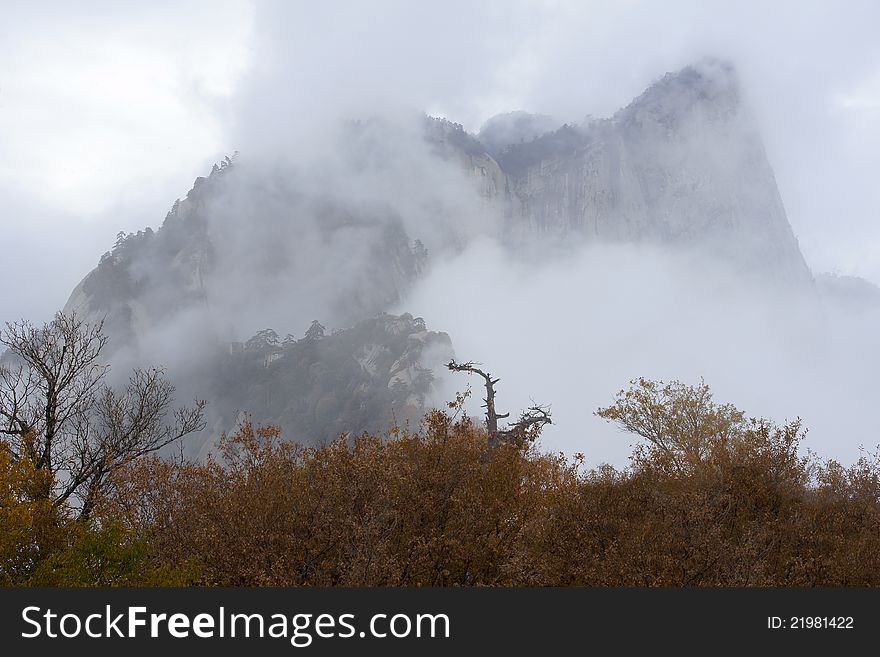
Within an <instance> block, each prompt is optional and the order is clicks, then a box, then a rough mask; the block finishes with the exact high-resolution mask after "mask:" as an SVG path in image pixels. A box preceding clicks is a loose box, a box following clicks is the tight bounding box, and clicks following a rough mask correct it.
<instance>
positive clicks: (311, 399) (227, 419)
mask: <svg viewBox="0 0 880 657" xmlns="http://www.w3.org/2000/svg"><path fill="white" fill-rule="evenodd" d="M450 358H452V343H451V341H450V339H449V336H448V335H446V334H445V333H438V332H434V331H428V330H427V327H426V326H425V322H424V320H423V319H421V318H420V317H413V316H412V315H410V314H408V313H404V314H403V315H388V314H384V313H383V314H380V315H378V316H376V317H373V318H371V319H367V320H364V321H361V322H358V323H357V324H355V325H354V326H353V327H351V328H347V329H342V330H338V331H335V332H333V333H330V334H328V335H320V334H315V333H310V334H307V336H306V337H303V338H300V339H294V338H292V337H291V336H288V338H287V339H285V340H283V341H279V339H278V336H277V334H276V333H275V332H274V331H272V330H269V329H266V330H263V331H260V332H259V333H258V334H257V335H255V336H254V337H253V338H251V339H250V340H248V341H247V342H246V343H244V344H239V345H238V346H236V347H235V348H233V349H229V350H226V351H225V352H221V353H219V354H218V355H217V357H216V359H215V361H214V362H213V364H212V367H211V373H210V374H209V376H208V377H207V378H208V380H210V381H211V382H212V384H213V389H212V391H211V393H212V397H213V398H214V399H215V400H216V404H217V405H218V407H219V408H221V409H223V417H222V421H221V422H220V423H219V425H218V426H224V427H228V426H230V425H231V424H233V423H234V422H235V419H236V418H237V417H238V413H239V411H245V412H247V413H249V414H250V415H251V416H252V417H253V418H255V419H258V420H259V421H261V422H272V423H275V424H278V425H280V426H282V427H283V428H284V430H285V435H287V436H290V437H292V438H296V439H299V440H302V441H304V442H312V441H323V440H330V439H333V438H335V437H337V436H338V435H339V434H341V433H344V432H352V431H354V432H361V431H375V432H378V433H383V432H384V431H385V430H387V429H388V428H389V427H390V426H392V424H394V423H397V424H398V426H404V425H405V424H407V423H409V424H411V425H412V426H416V425H417V423H418V421H419V420H420V418H421V416H422V414H423V413H424V409H425V405H426V401H427V399H428V397H429V395H430V394H431V392H432V385H433V381H434V375H433V373H432V372H433V370H434V369H436V368H437V367H438V366H441V365H442V364H443V363H445V362H448V360H449V359H450Z"/></svg>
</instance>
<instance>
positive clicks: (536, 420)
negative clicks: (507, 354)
mask: <svg viewBox="0 0 880 657" xmlns="http://www.w3.org/2000/svg"><path fill="white" fill-rule="evenodd" d="M478 365H479V363H473V362H471V361H468V362H466V363H456V362H455V360H451V361H449V363H447V365H446V367H447V368H448V369H449V370H450V371H452V372H467V373H469V374H477V375H478V376H481V377H482V378H483V381H484V384H485V386H486V398H485V399H484V400H483V402H484V403H483V408H485V409H486V431H487V432H488V434H489V449H493V448H495V447H496V446H497V445H499V444H500V443H503V442H507V443H512V444H514V445H517V446H522V445H524V444H525V443H527V442H531V441H533V440H534V439H535V438H537V436H538V434H539V433H540V431H541V428H542V427H544V425H546V424H552V423H553V420H552V419H551V417H550V409H549V407H547V406H540V405H537V404H535V405H534V406H530V407H529V408H528V409H526V410H525V411H523V413H522V414H521V415H520V417H519V420H517V421H516V422H515V423H513V424H511V425H509V426H508V427H506V428H504V429H499V428H498V420H503V419H504V418H507V417H510V413H498V411H497V409H496V408H495V384H496V383H498V381H499V380H500V379H493V378H492V375H491V374H489V373H488V372H484V371H483V370H481V369H480V368H479V367H478Z"/></svg>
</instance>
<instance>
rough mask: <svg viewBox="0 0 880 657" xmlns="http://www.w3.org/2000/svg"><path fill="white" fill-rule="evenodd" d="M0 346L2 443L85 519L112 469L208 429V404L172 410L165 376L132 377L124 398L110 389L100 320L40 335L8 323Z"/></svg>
mask: <svg viewBox="0 0 880 657" xmlns="http://www.w3.org/2000/svg"><path fill="white" fill-rule="evenodd" d="M0 344H2V345H5V346H6V347H7V348H8V352H7V353H6V354H4V355H3V362H0V437H3V436H5V440H4V442H6V443H7V445H8V448H9V450H10V452H11V454H12V455H13V457H14V458H17V459H27V460H28V461H29V462H31V463H33V465H34V467H36V468H37V469H38V470H43V471H44V472H47V473H48V474H49V476H47V477H45V478H44V480H45V482H46V484H45V486H46V488H45V490H43V491H41V494H43V495H45V496H46V497H47V498H50V499H51V500H52V502H53V504H55V505H56V506H60V505H63V504H68V503H70V504H75V505H76V506H77V507H78V509H79V513H80V515H81V516H83V517H88V515H89V513H91V511H92V509H93V507H94V504H95V502H96V501H97V499H98V497H99V496H100V495H101V494H102V493H103V492H104V489H105V487H106V484H107V481H108V479H109V475H110V474H111V473H112V472H113V471H114V470H115V469H117V468H119V467H120V466H121V465H123V464H124V463H126V462H128V461H130V460H132V459H135V458H139V457H141V456H143V455H145V454H149V453H151V452H155V451H157V450H159V449H161V448H162V447H164V446H166V445H168V444H170V443H172V442H174V441H176V440H180V439H181V438H183V437H184V436H186V435H187V434H190V433H192V432H194V431H199V430H201V429H203V428H204V426H205V423H204V419H203V409H204V406H205V402H203V401H197V402H196V403H195V405H194V406H193V407H191V408H180V409H177V410H174V411H173V412H172V411H171V404H172V400H173V394H174V386H172V385H171V383H169V382H168V381H167V380H166V379H165V378H164V374H163V372H162V371H161V370H159V369H147V370H144V369H136V370H134V372H133V374H132V376H131V378H130V379H129V382H128V385H127V386H126V388H125V389H124V390H123V391H121V392H117V391H115V390H113V389H112V388H111V387H109V386H108V385H106V384H105V383H104V378H105V376H106V374H107V372H108V366H107V365H104V364H101V363H100V362H99V357H100V354H101V351H102V350H103V348H104V347H105V346H106V344H107V337H106V335H105V334H104V332H103V323H98V324H94V325H92V324H87V323H85V322H83V321H82V320H80V319H79V318H78V317H77V316H76V315H75V314H64V313H58V314H57V315H56V316H55V318H54V319H53V320H52V321H51V322H49V323H47V324H45V325H43V326H42V327H39V328H38V327H35V326H33V325H32V324H30V323H29V322H27V321H22V322H17V323H7V324H6V329H5V330H4V331H0ZM169 413H171V414H172V415H173V422H172V423H170V424H168V423H166V418H167V416H168V415H169Z"/></svg>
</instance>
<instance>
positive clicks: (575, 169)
mask: <svg viewBox="0 0 880 657" xmlns="http://www.w3.org/2000/svg"><path fill="white" fill-rule="evenodd" d="M498 162H499V164H500V166H501V168H502V170H503V171H504V172H505V174H506V175H507V177H508V179H509V181H510V183H509V184H510V188H511V190H512V193H513V194H514V195H515V196H516V198H517V200H518V202H519V204H520V207H521V215H520V216H519V217H517V218H516V220H518V221H519V222H521V223H519V224H516V223H515V224H514V225H513V229H514V230H518V231H522V232H524V234H525V235H534V234H539V235H549V236H552V237H554V238H561V239H564V240H568V241H570V240H586V241H611V242H651V243H659V244H664V245H682V246H695V247H698V248H700V249H704V250H708V251H710V252H714V253H717V254H719V255H720V256H722V257H724V258H726V259H728V260H730V261H731V262H732V263H735V264H736V265H738V266H740V267H741V268H742V269H743V270H746V271H751V272H754V273H755V274H757V275H759V276H761V277H766V278H769V279H773V280H777V281H782V282H785V283H793V284H796V285H801V284H803V285H809V283H810V281H811V274H810V271H809V268H808V267H807V265H806V263H805V261H804V258H803V256H802V254H801V252H800V249H799V247H798V244H797V240H796V238H795V236H794V234H793V232H792V229H791V226H790V224H789V222H788V218H787V216H786V214H785V209H784V207H783V204H782V200H781V198H780V195H779V190H778V189H777V186H776V180H775V177H774V175H773V170H772V168H771V166H770V164H769V162H768V161H767V157H766V154H765V152H764V147H763V143H762V141H761V137H760V133H759V131H758V127H757V124H756V121H755V119H754V117H753V115H752V113H751V112H750V110H749V108H748V105H747V103H746V102H745V101H744V100H743V92H742V89H741V88H740V84H739V81H738V79H737V75H736V72H735V71H734V69H733V67H732V66H731V65H730V64H727V63H725V62H720V61H717V60H704V61H702V62H700V63H699V64H695V65H693V66H689V67H687V68H685V69H683V70H681V71H679V72H677V73H670V74H667V75H666V76H664V77H663V78H662V79H661V80H659V81H658V82H656V83H655V84H653V85H652V86H651V87H650V88H649V89H647V90H646V91H645V92H644V93H643V94H642V95H641V96H639V97H638V98H636V99H635V100H634V101H633V102H632V103H630V104H629V105H628V106H627V107H625V108H624V109H622V110H620V111H619V112H617V113H616V114H615V115H614V116H612V117H611V118H609V119H604V120H598V121H592V122H590V123H587V124H585V125H582V126H572V125H565V126H563V127H561V128H559V129H558V130H555V131H553V132H549V133H546V134H544V135H541V136H539V137H537V138H535V139H533V140H531V141H528V142H522V143H514V144H511V145H510V146H508V147H507V148H506V149H504V150H503V151H502V152H501V153H499V155H498Z"/></svg>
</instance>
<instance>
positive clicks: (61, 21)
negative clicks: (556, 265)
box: [0, 0, 880, 320]
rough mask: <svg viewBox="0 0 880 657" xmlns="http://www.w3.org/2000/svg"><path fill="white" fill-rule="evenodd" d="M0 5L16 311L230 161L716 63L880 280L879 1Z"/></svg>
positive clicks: (580, 100)
mask: <svg viewBox="0 0 880 657" xmlns="http://www.w3.org/2000/svg"><path fill="white" fill-rule="evenodd" d="M0 4H2V21H0V200H2V201H0V202H2V209H0V245H2V253H3V265H4V276H3V278H2V280H0V320H2V319H17V318H21V317H29V318H32V319H35V320H42V319H46V318H47V317H48V316H50V315H51V313H52V312H53V311H54V310H55V309H57V308H59V307H60V306H61V305H63V303H64V301H65V300H66V298H67V295H68V294H69V292H70V290H71V289H72V288H73V286H74V285H75V284H76V283H77V282H78V280H79V279H80V278H81V277H82V276H83V275H84V274H85V273H86V272H87V271H88V270H89V269H90V268H91V267H92V266H94V264H95V263H96V262H97V259H98V258H99V257H100V255H101V254H102V253H103V252H104V251H106V250H108V249H109V248H110V247H111V246H112V244H113V242H114V239H115V235H116V233H117V232H118V231H120V230H124V231H134V230H137V229H139V228H143V227H145V226H147V225H150V226H153V227H156V226H158V225H159V224H160V223H161V221H162V219H163V218H164V215H165V213H166V212H167V210H168V208H169V207H170V205H171V204H172V202H173V201H174V199H175V198H177V197H179V196H182V195H184V194H185V193H186V191H187V190H188V189H189V187H190V185H191V183H192V180H193V179H194V178H195V176H197V175H200V174H204V173H206V172H207V171H208V170H209V169H210V166H211V163H212V162H214V161H217V160H219V159H221V158H222V156H223V155H224V154H226V153H231V152H233V151H235V150H241V151H242V152H249V153H251V154H257V155H259V154H261V153H262V152H263V151H267V149H279V148H282V149H295V148H297V147H298V144H299V142H300V140H302V139H305V138H306V136H307V135H308V133H309V131H311V130H314V129H317V128H319V127H320V126H321V125H326V124H327V123H328V122H329V121H332V120H334V119H336V118H339V117H349V116H365V115H369V114H375V113H382V112H392V111H400V110H411V109H422V110H425V111H428V112H429V113H431V114H443V115H446V116H447V117H449V118H451V119H453V120H455V121H458V122H460V123H463V124H464V125H465V127H466V128H467V129H469V130H472V131H476V130H477V129H478V128H479V126H480V125H481V123H482V122H483V121H484V120H485V119H487V118H488V117H489V116H491V115H493V114H495V113H498V112H502V111H509V110H513V109H526V110H532V111H538V112H544V113H548V114H551V115H553V116H555V117H557V118H558V119H559V120H560V121H578V120H580V119H581V118H582V117H584V116H585V115H587V114H591V115H593V116H597V117H598V116H605V115H608V114H611V113H613V112H614V111H615V110H616V109H617V108H619V107H621V106H622V105H625V104H626V103H627V102H629V100H631V99H632V98H633V97H634V96H636V95H638V94H639V93H640V92H641V91H642V90H643V89H644V87H645V86H646V85H647V84H649V83H650V82H651V81H652V80H654V79H656V78H657V77H659V76H661V75H662V74H663V73H664V72H666V71H668V70H674V69H677V68H680V67H681V66H683V65H685V64H687V63H688V62H690V61H692V60H695V59H697V58H699V57H700V56H703V55H706V54H712V55H716V56H721V57H726V58H729V59H730V60H731V61H733V62H734V63H735V65H736V66H737V68H738V70H739V71H740V76H741V78H742V80H743V83H744V86H745V88H746V93H747V95H748V98H749V100H750V101H751V103H752V105H753V106H754V108H755V110H756V113H757V115H758V118H759V120H760V123H761V126H762V130H763V134H764V137H765V141H766V144H767V150H768V154H769V157H770V160H771V162H772V164H773V165H774V167H775V170H776V174H777V179H778V182H779V185H780V189H781V192H782V196H783V199H784V201H785V204H786V207H787V210H788V214H789V219H790V221H791V223H792V225H793V227H794V230H795V233H796V234H797V235H798V237H799V239H800V243H801V246H802V249H803V251H804V253H805V255H806V257H807V260H808V262H809V263H810V265H811V266H812V267H813V268H814V270H816V271H828V270H836V271H839V272H842V273H850V274H856V275H861V276H865V277H867V278H869V279H871V280H872V281H874V282H875V283H880V221H878V219H880V217H878V212H877V208H878V207H880V185H878V184H877V172H878V171H880V40H878V39H877V35H876V28H877V25H880V3H877V2H875V1H866V2H855V1H852V2H830V1H827V2H805V1H798V2H795V1H791V2H773V3H766V2H711V1H705V0H704V1H699V2H697V1H694V2H689V1H679V2H672V1H664V2H659V1H656V2H626V1H619V2H613V3H611V2H598V1H597V2H586V1H583V0H578V1H571V2H565V1H559V2H549V1H543V2H539V1H519V2H517V1H511V0H505V1H503V2H485V3H479V2H449V1H442V2H441V1H434V2H407V1H404V0H400V1H396V2H395V1H377V0H373V1H370V2H350V3H345V2H322V3H317V2H284V3H252V2H247V1H242V0H235V1H231V0H226V1H224V2H199V1H192V2H177V1H176V2H157V1H153V2H150V3H116V2H86V1H83V2H77V3H69V2H56V3H46V2H28V3H23V2H16V1H14V0H0ZM770 4H772V7H768V6H767V5H770ZM267 152H268V151H267Z"/></svg>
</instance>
